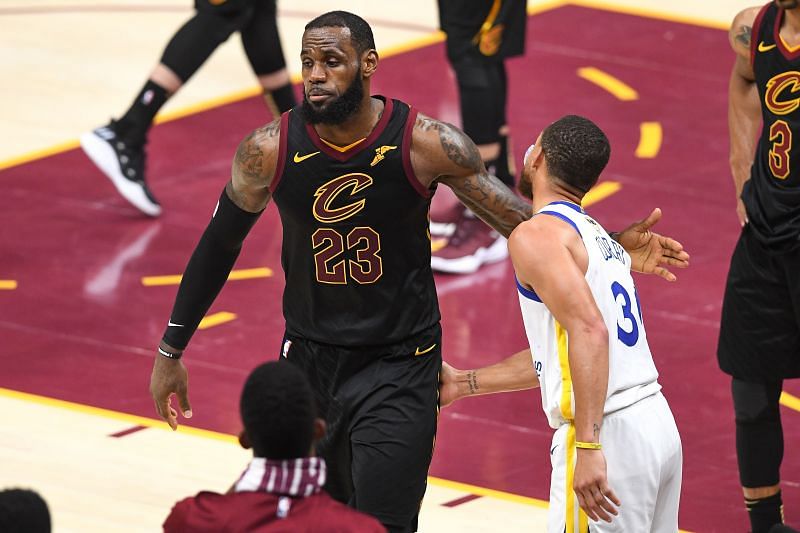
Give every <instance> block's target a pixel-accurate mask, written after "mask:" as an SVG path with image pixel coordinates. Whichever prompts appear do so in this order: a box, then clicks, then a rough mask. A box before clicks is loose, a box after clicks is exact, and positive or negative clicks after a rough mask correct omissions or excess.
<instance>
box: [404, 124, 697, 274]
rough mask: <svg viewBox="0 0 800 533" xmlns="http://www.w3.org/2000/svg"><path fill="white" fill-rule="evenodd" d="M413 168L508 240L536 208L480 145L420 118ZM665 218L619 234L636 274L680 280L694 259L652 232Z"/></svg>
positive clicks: (655, 216) (658, 214) (673, 242)
mask: <svg viewBox="0 0 800 533" xmlns="http://www.w3.org/2000/svg"><path fill="white" fill-rule="evenodd" d="M411 164H412V166H413V168H414V173H415V174H416V175H417V179H418V180H419V181H420V182H421V183H422V184H423V185H424V186H425V187H426V188H427V187H429V186H430V185H431V183H433V182H434V181H439V182H441V183H444V184H445V185H447V186H448V187H450V188H451V189H452V190H453V192H455V194H456V196H458V198H459V200H461V202H462V203H464V204H465V205H466V206H467V207H469V208H470V209H471V210H472V211H473V212H474V213H475V214H477V215H478V216H479V217H481V218H482V219H483V220H484V221H485V222H486V223H487V224H489V225H490V226H492V227H493V228H494V229H496V230H497V231H498V232H500V233H501V234H502V235H504V236H506V237H508V236H509V235H511V232H512V231H513V230H514V228H515V227H517V225H519V223H520V222H523V221H525V220H528V219H529V218H530V217H531V205H530V204H529V203H527V202H525V201H524V200H522V199H521V198H520V197H519V196H517V195H516V194H515V193H514V192H513V191H511V190H510V189H509V188H508V187H506V186H505V185H504V184H503V183H502V182H501V181H500V180H498V179H497V178H496V177H494V176H492V175H491V174H489V173H488V172H487V171H486V168H484V166H483V162H482V161H481V157H480V154H479V153H478V148H477V147H476V146H475V143H473V142H472V141H471V140H470V138H469V137H467V136H466V135H465V134H464V133H463V132H462V131H461V130H459V129H458V128H456V127H454V126H451V125H450V124H446V123H444V122H439V121H438V120H434V119H432V118H429V117H426V116H424V115H421V114H420V115H418V116H417V120H416V123H415V124H414V133H413V138H412V143H411ZM523 192H524V191H523ZM660 218H661V211H660V210H659V209H655V210H654V211H653V212H652V213H651V214H650V216H648V217H647V218H646V219H644V220H641V221H638V222H635V223H633V224H631V225H630V226H628V227H627V228H626V229H625V230H624V231H622V232H620V233H619V234H617V236H616V239H617V241H618V242H619V243H620V244H621V245H622V246H623V248H625V250H627V252H628V253H629V254H630V256H631V260H632V268H633V269H634V270H636V271H637V272H643V273H645V274H656V275H657V276H660V277H662V278H664V279H666V280H668V281H674V280H675V276H674V275H673V274H672V273H671V272H670V271H669V270H668V269H667V268H666V267H668V266H673V267H678V268H685V267H687V266H688V265H689V254H687V253H686V252H685V251H684V250H683V246H682V245H681V244H680V243H679V242H678V241H676V240H674V239H670V238H667V237H664V236H662V235H659V234H658V233H655V232H654V231H651V228H652V227H653V225H654V224H655V223H656V222H658V220H659V219H660Z"/></svg>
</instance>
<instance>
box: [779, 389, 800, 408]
mask: <svg viewBox="0 0 800 533" xmlns="http://www.w3.org/2000/svg"><path fill="white" fill-rule="evenodd" d="M781 403H782V404H783V405H785V406H786V407H788V408H789V409H794V410H795V411H800V398H798V397H797V396H792V395H791V394H789V393H788V392H786V391H783V392H782V393H781Z"/></svg>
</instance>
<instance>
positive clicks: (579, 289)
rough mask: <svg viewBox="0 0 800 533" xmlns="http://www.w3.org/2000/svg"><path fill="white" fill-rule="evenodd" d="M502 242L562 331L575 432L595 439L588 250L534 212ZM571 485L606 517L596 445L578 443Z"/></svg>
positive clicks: (598, 359)
mask: <svg viewBox="0 0 800 533" xmlns="http://www.w3.org/2000/svg"><path fill="white" fill-rule="evenodd" d="M508 248H509V252H510V254H511V260H512V262H513V264H514V270H515V272H516V274H517V278H518V279H519V282H520V283H522V284H523V285H527V286H529V287H530V288H532V289H533V290H534V291H535V292H536V294H538V295H539V297H540V298H541V300H542V302H543V303H544V304H545V305H546V306H547V308H548V310H550V312H551V313H552V314H553V316H554V318H555V319H556V320H557V321H558V323H559V324H561V326H562V327H563V328H564V329H565V330H566V331H567V335H568V338H569V353H568V357H569V369H570V375H571V378H572V389H573V394H574V413H573V415H574V420H573V424H574V426H575V437H576V439H577V441H579V442H584V443H593V444H596V443H599V441H600V428H601V426H602V423H603V409H604V406H605V401H606V394H607V390H608V330H607V329H606V325H605V321H604V320H603V316H602V314H601V313H600V310H599V309H598V307H597V304H596V302H595V300H594V296H593V295H592V291H591V289H590V288H589V285H588V284H587V282H586V279H585V277H584V275H585V272H586V267H587V265H588V254H587V252H586V248H585V246H584V244H583V241H582V240H581V239H580V237H579V236H578V234H577V232H576V231H575V230H574V229H573V228H572V227H570V226H568V225H567V224H566V223H565V222H563V221H562V220H559V219H557V218H555V217H550V216H538V217H536V218H535V219H533V220H531V221H530V222H526V223H525V224H522V225H521V226H520V227H518V228H517V229H516V230H514V233H513V234H512V235H511V238H510V239H509V241H508ZM573 489H574V490H575V494H576V496H577V498H578V503H579V504H580V506H581V508H582V509H583V510H584V511H585V512H586V514H587V515H588V516H589V517H590V518H591V519H592V520H605V521H606V522H610V521H611V518H612V516H613V515H616V514H617V510H616V507H615V505H619V504H620V502H619V500H618V499H617V497H616V495H615V494H614V491H613V490H612V489H611V487H610V486H609V484H608V476H607V472H606V463H605V457H604V455H603V451H602V449H599V446H597V449H579V450H578V458H577V463H576V465H575V477H574V481H573Z"/></svg>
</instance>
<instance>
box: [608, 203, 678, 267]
mask: <svg viewBox="0 0 800 533" xmlns="http://www.w3.org/2000/svg"><path fill="white" fill-rule="evenodd" d="M660 219H661V209H659V208H657V207H656V208H655V209H653V212H652V213H650V216H648V217H647V218H646V219H644V220H641V221H639V222H634V223H633V224H631V225H630V226H628V227H627V228H626V229H625V231H623V232H621V233H620V234H619V236H618V237H617V240H618V242H619V243H620V244H621V245H622V247H623V248H625V250H626V251H627V252H628V253H629V254H630V256H631V269H632V270H635V271H637V272H642V273H644V274H656V275H658V276H661V277H662V278H664V279H665V280H667V281H675V280H676V279H677V278H676V277H675V274H673V273H672V272H670V271H669V270H668V269H667V268H666V267H667V266H673V267H677V268H686V267H687V266H689V254H688V253H686V251H684V249H683V245H682V244H681V243H679V242H678V241H676V240H675V239H671V238H669V237H664V236H663V235H659V234H658V233H655V232H653V231H650V228H652V227H653V226H654V225H655V224H656V222H658V221H659V220H660Z"/></svg>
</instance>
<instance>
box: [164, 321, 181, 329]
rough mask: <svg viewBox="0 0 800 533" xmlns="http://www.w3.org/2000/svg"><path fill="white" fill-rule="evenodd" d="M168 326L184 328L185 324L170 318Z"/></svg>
mask: <svg viewBox="0 0 800 533" xmlns="http://www.w3.org/2000/svg"><path fill="white" fill-rule="evenodd" d="M167 327H168V328H171V327H176V328H182V327H184V326H183V324H176V323H175V322H173V321H172V320H170V321H169V322H167Z"/></svg>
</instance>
